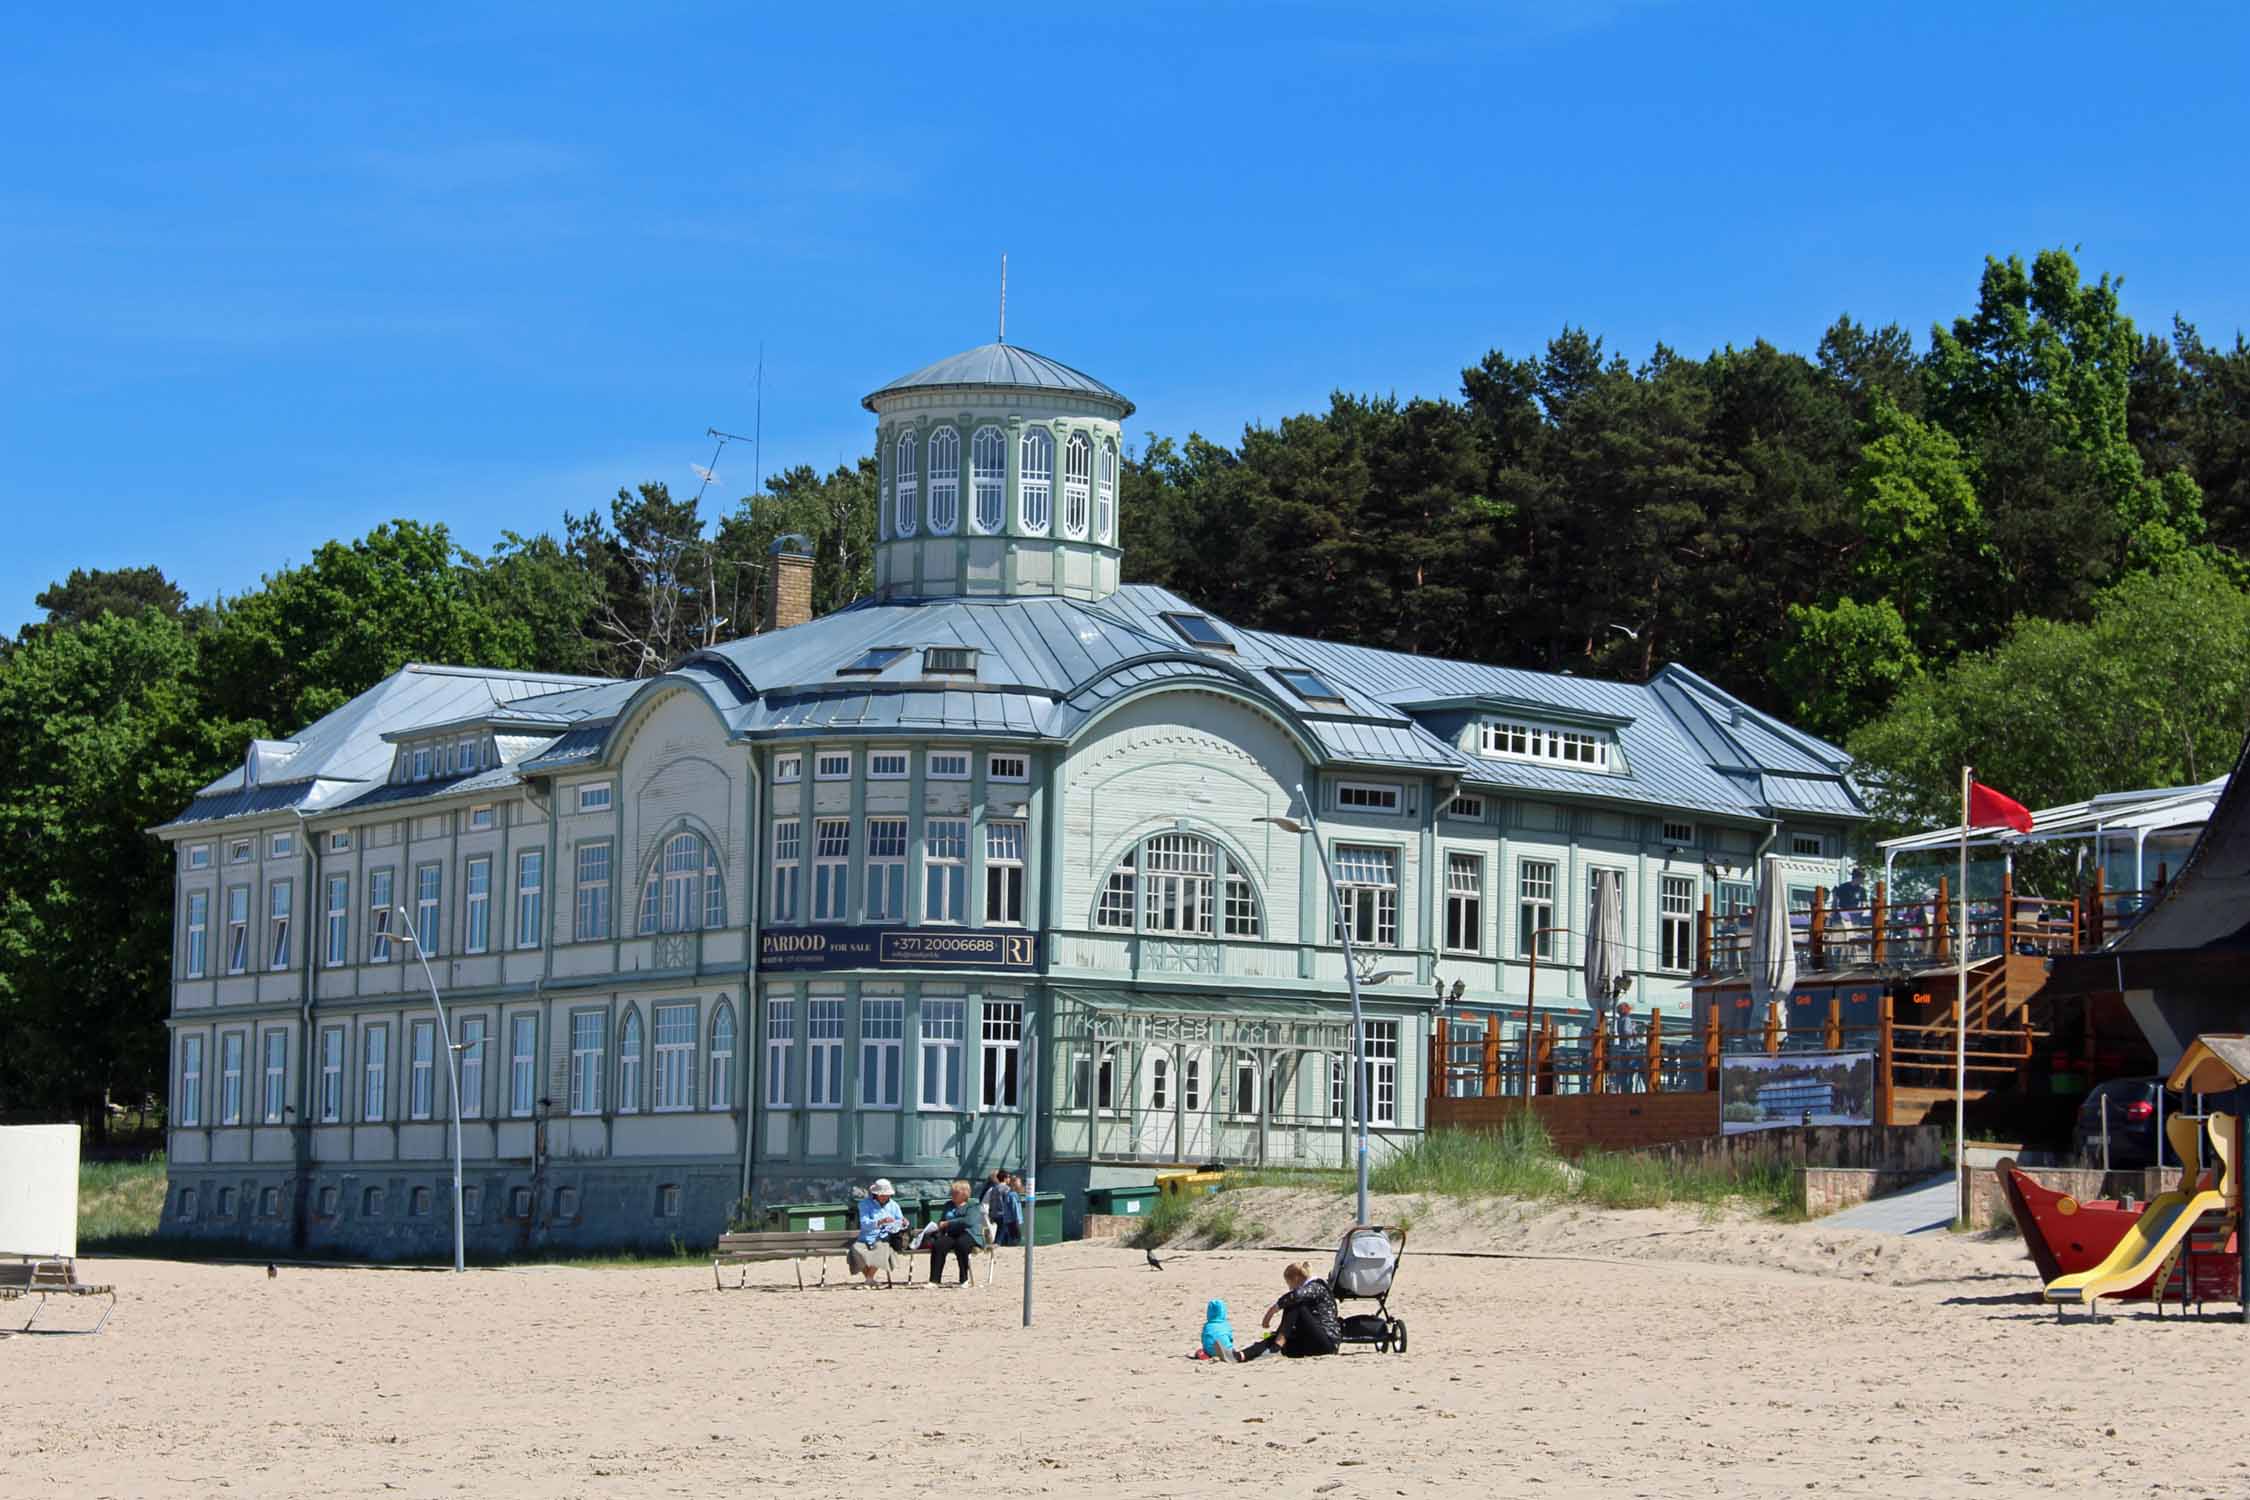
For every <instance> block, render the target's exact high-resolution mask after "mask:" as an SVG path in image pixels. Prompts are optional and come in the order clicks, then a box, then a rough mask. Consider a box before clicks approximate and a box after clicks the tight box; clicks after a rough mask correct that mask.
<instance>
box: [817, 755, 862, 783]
mask: <svg viewBox="0 0 2250 1500" xmlns="http://www.w3.org/2000/svg"><path fill="white" fill-rule="evenodd" d="M812 775H813V780H815V781H849V780H851V779H852V753H851V751H849V750H815V751H814V752H813V769H812Z"/></svg>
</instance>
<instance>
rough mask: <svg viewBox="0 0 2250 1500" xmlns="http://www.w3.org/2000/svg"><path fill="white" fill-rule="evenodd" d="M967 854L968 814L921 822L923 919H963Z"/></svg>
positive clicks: (933, 920)
mask: <svg viewBox="0 0 2250 1500" xmlns="http://www.w3.org/2000/svg"><path fill="white" fill-rule="evenodd" d="M968 858H969V820H968V819H967V818H932V819H930V820H929V821H928V822H927V823H925V824H923V825H922V920H923V921H925V922H960V921H964V920H966V917H965V914H964V912H963V907H964V905H965V904H966V903H965V900H964V898H965V896H966V894H967V891H968V879H969V874H968Z"/></svg>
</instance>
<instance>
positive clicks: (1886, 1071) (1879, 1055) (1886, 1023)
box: [1875, 990, 1892, 1125]
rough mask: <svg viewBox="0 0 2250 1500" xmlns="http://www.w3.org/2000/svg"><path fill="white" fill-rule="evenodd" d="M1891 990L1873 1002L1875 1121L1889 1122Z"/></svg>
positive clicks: (1880, 1122)
mask: <svg viewBox="0 0 2250 1500" xmlns="http://www.w3.org/2000/svg"><path fill="white" fill-rule="evenodd" d="M1891 1088H1892V1085H1891V992H1890V991H1889V990H1885V991H1883V998H1882V999H1880V1000H1878V1001H1877V1002H1876V1004H1875V1123H1876V1124H1878V1125H1888V1124H1890V1123H1891Z"/></svg>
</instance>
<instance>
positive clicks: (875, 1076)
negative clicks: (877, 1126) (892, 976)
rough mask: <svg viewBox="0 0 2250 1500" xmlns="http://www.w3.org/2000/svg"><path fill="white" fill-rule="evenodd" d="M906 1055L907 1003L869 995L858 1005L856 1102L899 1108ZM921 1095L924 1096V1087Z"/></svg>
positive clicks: (876, 1107)
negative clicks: (857, 1089)
mask: <svg viewBox="0 0 2250 1500" xmlns="http://www.w3.org/2000/svg"><path fill="white" fill-rule="evenodd" d="M905 1055H906V1002H905V1001H904V1000H900V999H896V998H884V999H877V998H875V997H873V996H868V997H867V998H865V999H862V1000H861V1001H860V1002H859V1102H860V1105H861V1107H862V1108H865V1109H896V1108H898V1087H899V1075H900V1070H901V1068H902V1067H903V1065H904V1059H905ZM923 1092H925V1093H927V1092H928V1089H927V1087H925V1088H924V1090H923Z"/></svg>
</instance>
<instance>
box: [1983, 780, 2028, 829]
mask: <svg viewBox="0 0 2250 1500" xmlns="http://www.w3.org/2000/svg"><path fill="white" fill-rule="evenodd" d="M1999 825H2005V826H2006V827H2009V828H2013V829H2014V830H2015V831H2016V832H2018V833H2029V832H2031V809H2030V808H2028V807H2026V806H2024V805H2023V804H2022V803H2021V802H2018V801H2017V800H2016V799H2015V798H2013V797H2011V796H2009V795H2007V794H2006V793H2005V792H1996V791H1994V790H1993V789H1992V788H1991V787H1988V786H1986V785H1985V784H1984V783H1983V782H1981V781H1972V782H1970V783H1969V826H1970V827H1971V828H1991V827H1995V826H1999Z"/></svg>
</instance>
